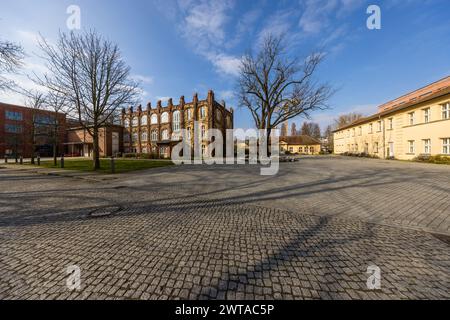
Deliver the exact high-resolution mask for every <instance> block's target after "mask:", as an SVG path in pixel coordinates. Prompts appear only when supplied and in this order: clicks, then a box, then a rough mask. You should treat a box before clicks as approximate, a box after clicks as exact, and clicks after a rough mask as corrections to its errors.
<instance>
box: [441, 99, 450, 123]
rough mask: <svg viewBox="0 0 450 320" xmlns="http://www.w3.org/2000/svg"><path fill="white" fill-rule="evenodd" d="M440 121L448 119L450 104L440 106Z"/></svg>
mask: <svg viewBox="0 0 450 320" xmlns="http://www.w3.org/2000/svg"><path fill="white" fill-rule="evenodd" d="M442 119H450V102H449V103H446V104H444V105H443V106H442Z"/></svg>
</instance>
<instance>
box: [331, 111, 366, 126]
mask: <svg viewBox="0 0 450 320" xmlns="http://www.w3.org/2000/svg"><path fill="white" fill-rule="evenodd" d="M362 118H364V116H363V115H362V114H361V113H357V112H351V113H348V114H342V115H340V116H339V117H338V118H337V119H335V120H334V128H335V129H337V128H340V127H343V126H346V125H348V124H350V123H353V122H355V121H357V120H359V119H362Z"/></svg>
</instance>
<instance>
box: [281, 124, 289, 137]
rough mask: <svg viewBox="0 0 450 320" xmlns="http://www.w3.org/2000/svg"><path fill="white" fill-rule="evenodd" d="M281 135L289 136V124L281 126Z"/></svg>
mask: <svg viewBox="0 0 450 320" xmlns="http://www.w3.org/2000/svg"><path fill="white" fill-rule="evenodd" d="M280 135H281V136H287V135H288V124H287V122H284V123H283V124H282V125H281V133H280Z"/></svg>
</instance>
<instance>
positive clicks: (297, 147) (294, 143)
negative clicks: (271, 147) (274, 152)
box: [279, 135, 321, 154]
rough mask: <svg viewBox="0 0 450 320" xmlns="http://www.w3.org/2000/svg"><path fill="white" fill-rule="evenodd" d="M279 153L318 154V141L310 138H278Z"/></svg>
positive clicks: (319, 147)
mask: <svg viewBox="0 0 450 320" xmlns="http://www.w3.org/2000/svg"><path fill="white" fill-rule="evenodd" d="M279 144H280V151H281V152H289V153H298V154H319V153H320V150H321V144H320V141H319V140H317V139H314V138H312V137H310V136H305V135H300V136H280V139H279Z"/></svg>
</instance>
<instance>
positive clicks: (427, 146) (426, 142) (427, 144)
mask: <svg viewBox="0 0 450 320" xmlns="http://www.w3.org/2000/svg"><path fill="white" fill-rule="evenodd" d="M423 153H425V154H431V139H423Z"/></svg>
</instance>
